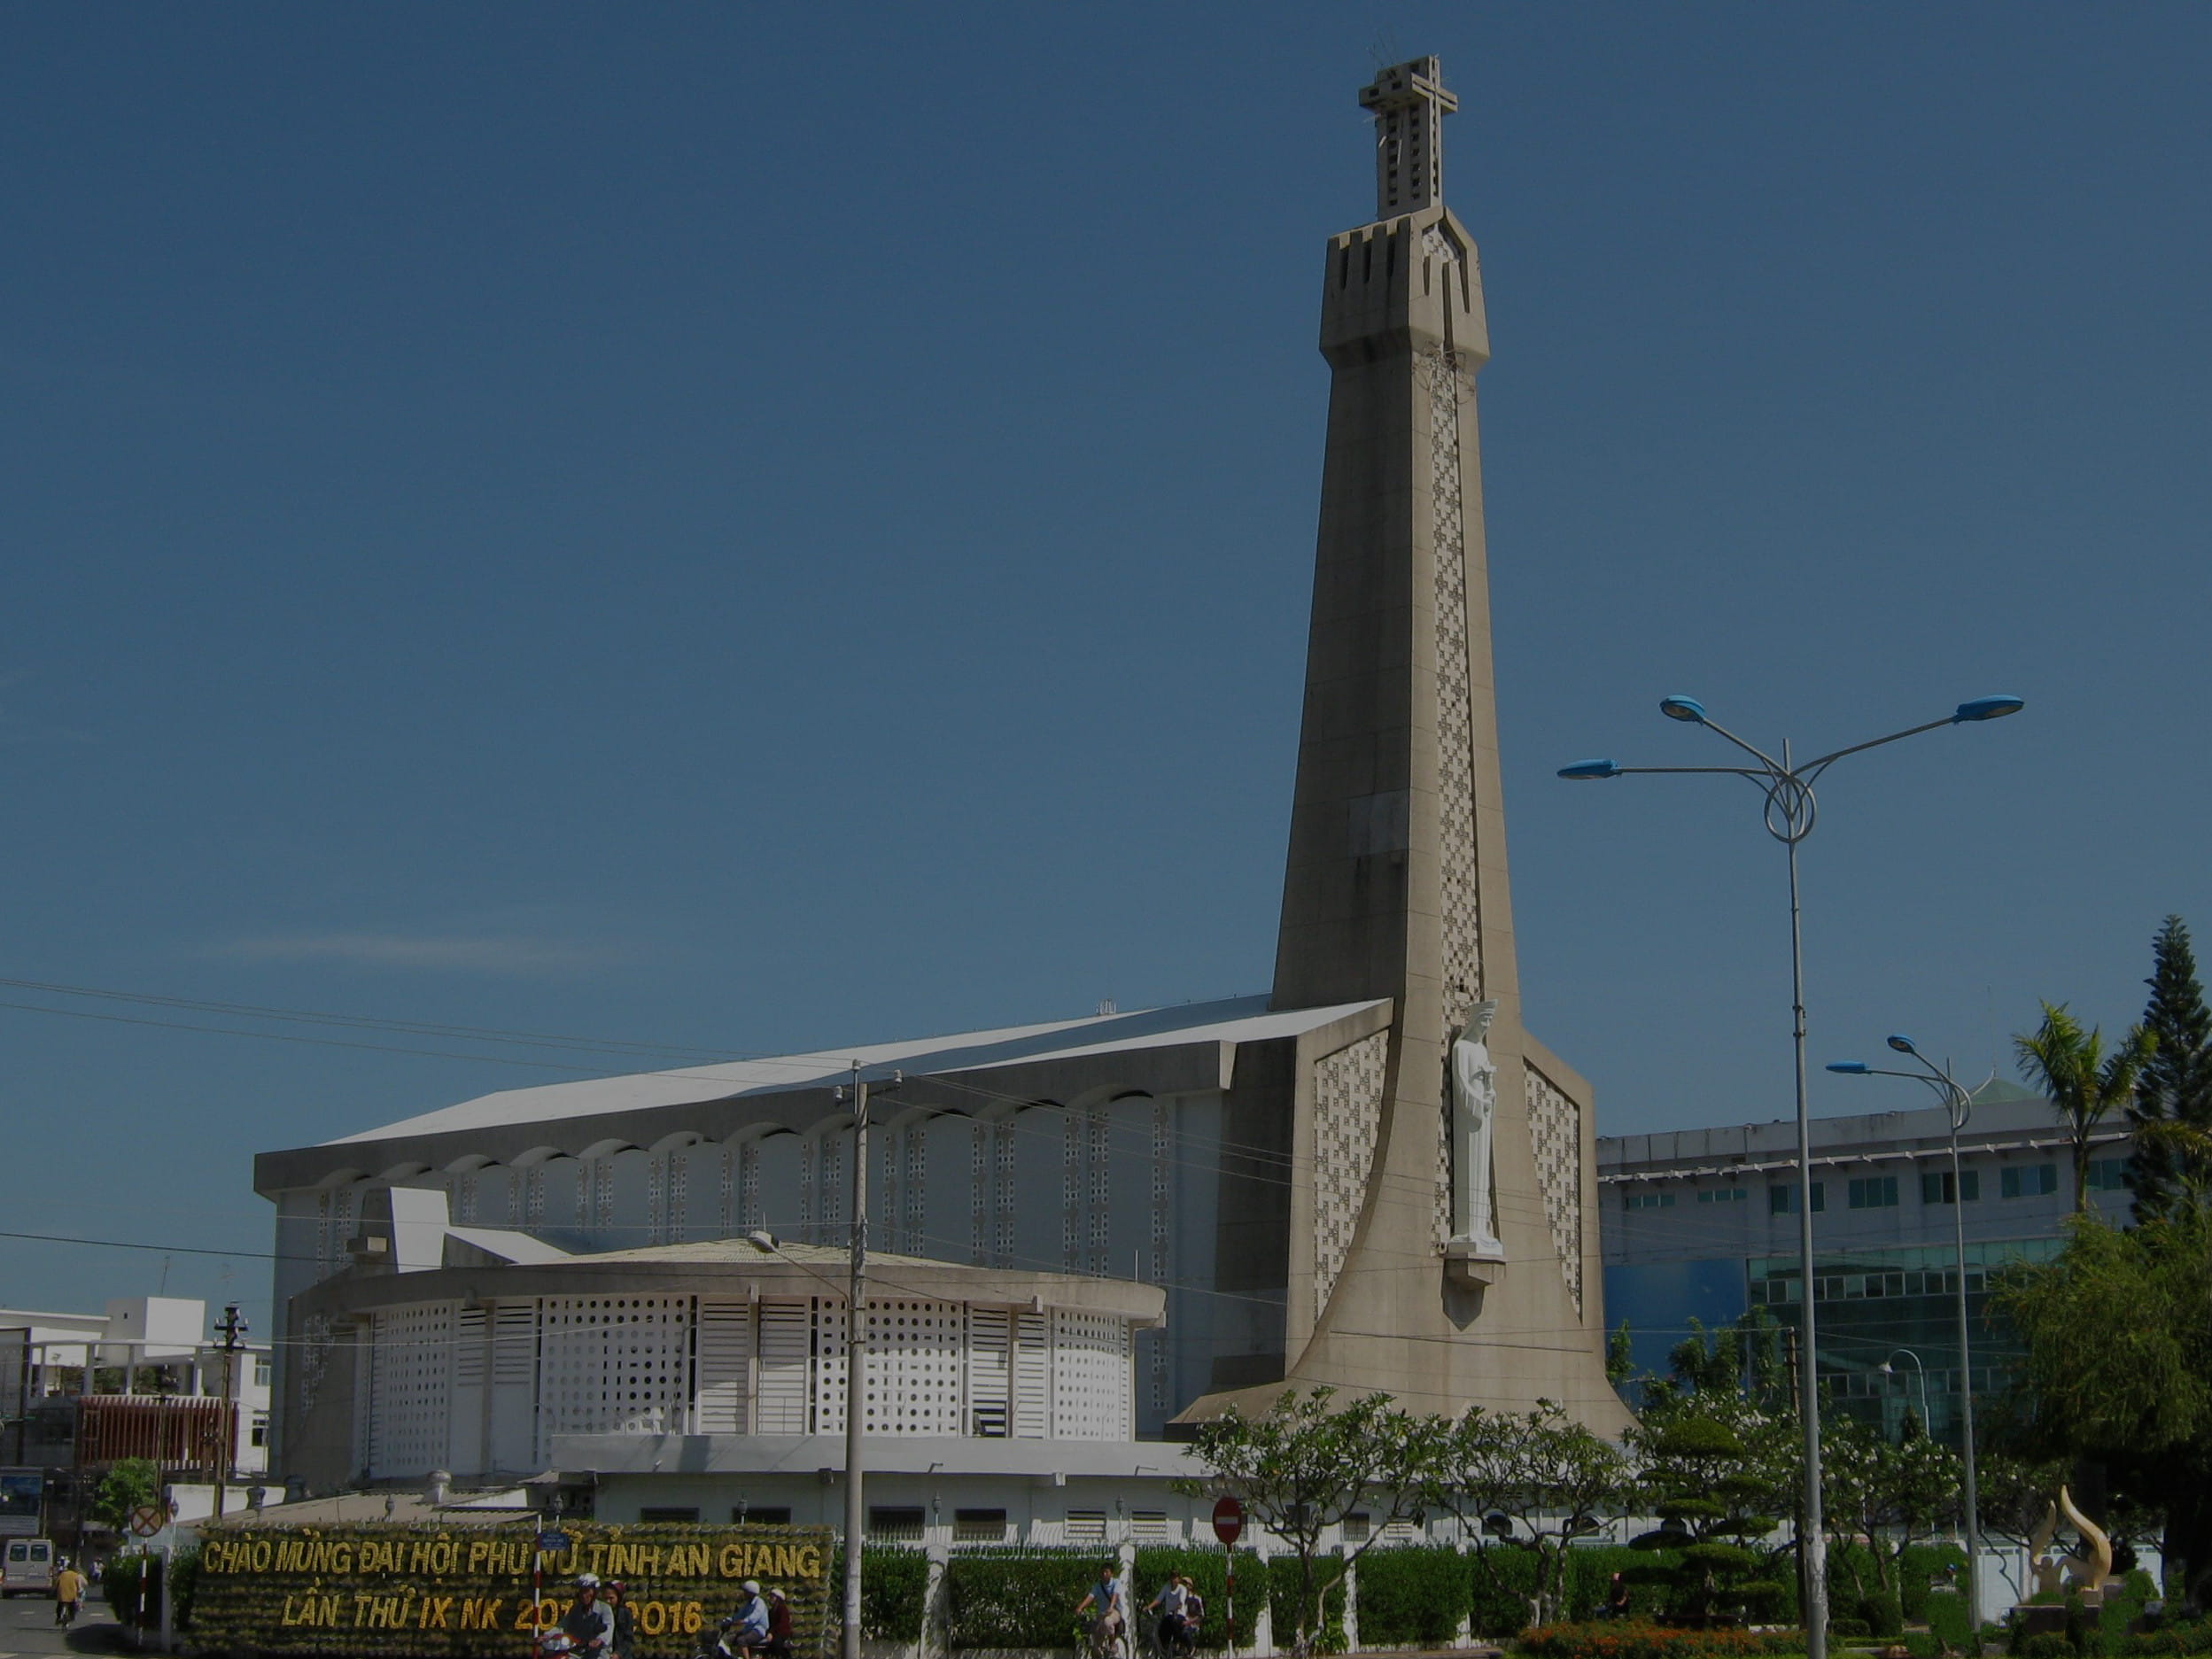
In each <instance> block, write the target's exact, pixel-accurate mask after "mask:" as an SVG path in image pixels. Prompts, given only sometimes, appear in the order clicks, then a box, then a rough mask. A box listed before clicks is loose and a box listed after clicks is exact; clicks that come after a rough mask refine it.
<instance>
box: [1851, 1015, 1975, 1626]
mask: <svg viewBox="0 0 2212 1659" xmlns="http://www.w3.org/2000/svg"><path fill="white" fill-rule="evenodd" d="M1890 1048H1891V1049H1892V1050H1895V1051H1896V1052H1897V1053H1899V1054H1902V1055H1905V1057H1906V1058H1909V1059H1912V1060H1913V1061H1915V1062H1917V1064H1918V1066H1919V1068H1920V1069H1919V1070H1917V1071H1910V1072H1907V1071H1898V1070H1897V1069H1895V1068H1892V1067H1885V1066H1869V1065H1867V1063H1866V1061H1864V1060H1837V1061H1836V1062H1835V1063H1834V1064H1832V1065H1831V1066H1829V1067H1828V1070H1830V1071H1831V1072H1840V1073H1842V1074H1843V1075H1844V1076H1846V1077H1904V1078H1909V1079H1910V1080H1911V1081H1913V1082H1916V1083H1918V1084H1920V1085H1921V1087H1922V1088H1925V1089H1930V1090H1932V1091H1934V1093H1935V1095H1936V1098H1938V1099H1939V1100H1941V1101H1942V1102H1943V1103H1944V1111H1945V1112H1947V1113H1948V1114H1949V1116H1950V1119H1951V1237H1952V1247H1953V1250H1954V1252H1955V1258H1954V1260H1953V1263H1952V1277H1953V1278H1955V1279H1956V1280H1957V1281H1958V1284H1957V1291H1958V1295H1957V1299H1956V1301H1957V1307H1958V1314H1959V1432H1960V1444H1961V1446H1962V1448H1963V1451H1964V1454H1965V1459H1966V1470H1965V1473H1966V1490H1965V1491H1964V1492H1961V1493H1960V1498H1961V1500H1962V1501H1963V1504H1964V1509H1965V1515H1966V1546H1967V1616H1968V1619H1970V1620H1971V1621H1972V1625H1971V1628H1973V1629H1975V1630H1979V1629H1981V1627H1982V1565H1981V1547H1980V1539H1981V1530H1982V1514H1981V1510H1980V1508H1978V1507H1977V1502H1978V1500H1977V1496H1976V1493H1975V1486H1974V1348H1973V1339H1972V1337H1971V1335H1970V1334H1969V1330H1968V1317H1967V1212H1966V1198H1967V1190H1966V1182H1965V1180H1964V1179H1963V1177H1962V1176H1961V1175H1960V1169H1959V1131H1960V1130H1961V1129H1963V1128H1966V1127H1967V1119H1968V1117H1969V1116H1971V1115H1972V1114H1973V1112H1974V1096H1973V1095H1972V1094H1971V1093H1970V1092H1969V1091H1968V1089H1966V1088H1965V1087H1964V1086H1963V1085H1962V1084H1961V1083H1960V1081H1959V1080H1958V1079H1957V1078H1955V1077H1953V1076H1952V1074H1951V1066H1950V1065H1949V1063H1948V1062H1946V1063H1945V1064H1944V1065H1942V1066H1938V1065H1936V1063H1935V1062H1934V1061H1932V1060H1930V1059H1929V1058H1928V1057H1927V1056H1926V1055H1924V1054H1922V1053H1921V1051H1920V1050H1919V1049H1918V1048H1916V1047H1914V1046H1913V1039H1912V1038H1910V1037H1908V1036H1903V1035H1892V1036H1891V1037H1890ZM1913 1359H1914V1361H1915V1362H1916V1363H1917V1361H1918V1360H1919V1356H1918V1355H1917V1354H1915V1355H1914V1356H1913ZM1883 1369H1885V1370H1886V1369H1888V1366H1887V1364H1886V1363H1885V1364H1884V1366H1883ZM1927 1378H1928V1374H1927V1373H1926V1372H1925V1371H1922V1372H1921V1390H1922V1395H1921V1400H1922V1407H1923V1409H1925V1406H1926V1389H1927Z"/></svg>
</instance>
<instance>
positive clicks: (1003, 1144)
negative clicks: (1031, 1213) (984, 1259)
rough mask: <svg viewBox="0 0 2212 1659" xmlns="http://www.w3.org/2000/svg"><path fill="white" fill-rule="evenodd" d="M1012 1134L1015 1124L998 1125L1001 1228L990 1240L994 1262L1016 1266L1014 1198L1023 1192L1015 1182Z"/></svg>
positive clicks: (1003, 1266) (1000, 1264)
mask: <svg viewBox="0 0 2212 1659" xmlns="http://www.w3.org/2000/svg"><path fill="white" fill-rule="evenodd" d="M1013 1136H1014V1128H1013V1124H1012V1123H1011V1122H1007V1123H1002V1124H1000V1125H999V1126H998V1128H997V1135H996V1136H995V1137H994V1138H995V1139H996V1141H997V1159H998V1192H997V1198H998V1231H997V1236H996V1237H995V1238H994V1239H993V1240H992V1243H991V1262H992V1265H993V1266H995V1267H1000V1268H1005V1267H1011V1266H1013V1232H1014V1214H1015V1199H1016V1198H1017V1197H1018V1196H1019V1192H1020V1189H1019V1187H1018V1186H1017V1184H1016V1182H1015V1181H1014V1143H1013Z"/></svg>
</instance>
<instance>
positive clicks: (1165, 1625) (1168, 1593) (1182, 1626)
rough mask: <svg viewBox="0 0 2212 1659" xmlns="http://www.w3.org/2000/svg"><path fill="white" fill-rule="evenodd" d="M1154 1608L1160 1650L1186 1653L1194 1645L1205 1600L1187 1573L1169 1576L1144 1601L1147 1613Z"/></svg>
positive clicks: (1170, 1652)
mask: <svg viewBox="0 0 2212 1659" xmlns="http://www.w3.org/2000/svg"><path fill="white" fill-rule="evenodd" d="M1155 1609H1157V1610H1158V1611H1159V1613H1160V1652H1162V1653H1164V1654H1176V1653H1184V1654H1187V1653H1189V1652H1190V1651H1191V1649H1192V1648H1193V1647H1196V1646H1197V1643H1198V1627H1199V1618H1200V1617H1201V1616H1203V1615H1204V1614H1205V1611H1206V1602H1205V1601H1204V1600H1203V1599H1202V1598H1201V1597H1200V1596H1199V1593H1198V1591H1197V1590H1196V1589H1194V1588H1193V1587H1192V1586H1191V1579H1190V1576H1189V1575H1188V1574H1186V1573H1176V1574H1173V1575H1171V1576H1170V1577H1169V1578H1168V1585H1167V1587H1166V1588H1165V1589H1163V1590H1162V1591H1160V1593H1159V1594H1158V1595H1156V1596H1154V1597H1153V1599H1152V1600H1151V1601H1148V1602H1146V1603H1145V1611H1146V1612H1147V1613H1150V1612H1152V1611H1153V1610H1155Z"/></svg>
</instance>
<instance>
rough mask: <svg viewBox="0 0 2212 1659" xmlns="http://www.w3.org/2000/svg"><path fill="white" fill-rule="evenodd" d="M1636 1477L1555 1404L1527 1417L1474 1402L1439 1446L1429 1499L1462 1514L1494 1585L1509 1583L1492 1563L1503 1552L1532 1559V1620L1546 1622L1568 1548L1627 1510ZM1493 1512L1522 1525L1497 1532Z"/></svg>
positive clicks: (1560, 1592) (1561, 1590)
mask: <svg viewBox="0 0 2212 1659" xmlns="http://www.w3.org/2000/svg"><path fill="white" fill-rule="evenodd" d="M1633 1473H1634V1472H1633V1469H1632V1468H1631V1466H1630V1464H1629V1461H1628V1459H1627V1458H1626V1456H1625V1455H1624V1454H1622V1452H1621V1450H1620V1448H1619V1447H1618V1446H1613V1445H1611V1444H1610V1443H1609V1442H1608V1441H1605V1440H1603V1439H1601V1438H1599V1437H1598V1436H1596V1435H1595V1434H1593V1433H1591V1432H1590V1430H1588V1429H1587V1428H1585V1427H1584V1426H1583V1425H1582V1424H1580V1423H1575V1422H1572V1421H1571V1420H1569V1418H1568V1416H1567V1415H1566V1413H1565V1412H1564V1411H1563V1410H1561V1409H1560V1407H1558V1406H1556V1405H1555V1404H1554V1403H1552V1402H1551V1401H1550V1400H1541V1401H1539V1402H1538V1404H1537V1407H1536V1409H1535V1410H1533V1411H1531V1412H1529V1413H1527V1414H1525V1415H1511V1414H1505V1413H1487V1412H1485V1411H1484V1410H1483V1409H1482V1408H1481V1407H1479V1406H1478V1407H1471V1409H1470V1410H1469V1411H1468V1412H1467V1415H1465V1416H1463V1417H1462V1418H1461V1419H1460V1420H1459V1421H1458V1422H1457V1423H1454V1424H1452V1425H1451V1428H1450V1430H1449V1431H1448V1433H1447V1434H1446V1435H1445V1436H1444V1438H1442V1440H1441V1442H1440V1444H1439V1446H1438V1447H1437V1452H1436V1457H1435V1461H1434V1465H1433V1469H1432V1475H1431V1477H1430V1485H1429V1488H1428V1491H1427V1492H1426V1494H1425V1496H1426V1500H1427V1501H1428V1502H1430V1503H1431V1504H1432V1505H1433V1506H1434V1507H1436V1508H1441V1509H1444V1510H1446V1511H1448V1512H1449V1513H1450V1514H1452V1515H1455V1516H1457V1517H1458V1518H1459V1523H1460V1528H1461V1531H1462V1532H1463V1535H1464V1536H1466V1537H1468V1538H1470V1539H1473V1540H1474V1542H1475V1545H1476V1559H1477V1561H1478V1562H1480V1563H1481V1566H1482V1569H1483V1570H1484V1571H1485V1572H1486V1573H1487V1574H1488V1575H1489V1577H1490V1578H1491V1581H1492V1583H1493V1585H1494V1586H1496V1587H1497V1588H1498V1589H1500V1590H1504V1589H1506V1587H1507V1586H1506V1585H1505V1582H1504V1578H1503V1576H1502V1574H1501V1573H1500V1572H1499V1570H1498V1566H1497V1562H1496V1556H1497V1554H1498V1553H1499V1552H1500V1551H1501V1550H1504V1549H1515V1550H1525V1551H1527V1552H1529V1554H1532V1555H1533V1557H1534V1564H1535V1571H1534V1574H1533V1582H1531V1583H1529V1584H1528V1587H1527V1594H1528V1602H1529V1622H1530V1623H1531V1624H1548V1623H1550V1622H1551V1620H1552V1619H1553V1618H1554V1617H1555V1616H1556V1615H1557V1612H1558V1609H1559V1607H1560V1604H1561V1602H1562V1601H1563V1599H1564V1594H1565V1591H1566V1581H1567V1556H1566V1551H1567V1547H1568V1546H1569V1545H1571V1544H1572V1542H1573V1541H1574V1540H1575V1539H1578V1538H1587V1536H1589V1535H1590V1534H1591V1533H1593V1532H1595V1531H1597V1530H1598V1529H1599V1526H1600V1524H1601V1523H1602V1521H1603V1519H1604V1518H1606V1517H1609V1516H1614V1515H1618V1514H1619V1513H1620V1512H1621V1510H1622V1508H1623V1507H1624V1505H1625V1503H1626V1500H1627V1498H1628V1496H1629V1494H1630V1492H1632V1491H1633V1490H1634V1482H1633ZM1491 1516H1504V1517H1506V1520H1507V1522H1508V1523H1512V1522H1518V1523H1520V1526H1519V1530H1518V1531H1514V1530H1513V1529H1512V1528H1511V1526H1510V1524H1509V1525H1508V1526H1507V1527H1505V1528H1504V1529H1502V1531H1500V1532H1499V1533H1495V1534H1494V1533H1493V1532H1492V1531H1491V1527H1490V1517H1491Z"/></svg>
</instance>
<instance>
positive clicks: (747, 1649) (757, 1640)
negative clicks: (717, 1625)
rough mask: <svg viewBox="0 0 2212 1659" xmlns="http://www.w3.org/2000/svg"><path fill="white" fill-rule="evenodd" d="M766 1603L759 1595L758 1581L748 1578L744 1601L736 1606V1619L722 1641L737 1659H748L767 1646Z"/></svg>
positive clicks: (767, 1620) (767, 1618)
mask: <svg viewBox="0 0 2212 1659" xmlns="http://www.w3.org/2000/svg"><path fill="white" fill-rule="evenodd" d="M768 1625H769V1612H768V1602H767V1601H766V1599H765V1598H764V1597H763V1596H762V1594H761V1593H760V1580H758V1579H757V1578H748V1579H747V1580H746V1581H745V1599H744V1600H743V1601H740V1602H739V1603H738V1604H737V1617H736V1619H735V1621H734V1622H733V1624H731V1626H730V1629H729V1633H728V1634H727V1635H726V1637H724V1639H723V1640H724V1641H725V1642H726V1644H727V1646H728V1647H729V1649H730V1651H731V1652H732V1653H733V1654H735V1655H738V1656H739V1659H750V1655H754V1654H757V1653H760V1652H762V1651H763V1650H764V1649H765V1648H766V1647H767V1646H768Z"/></svg>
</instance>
